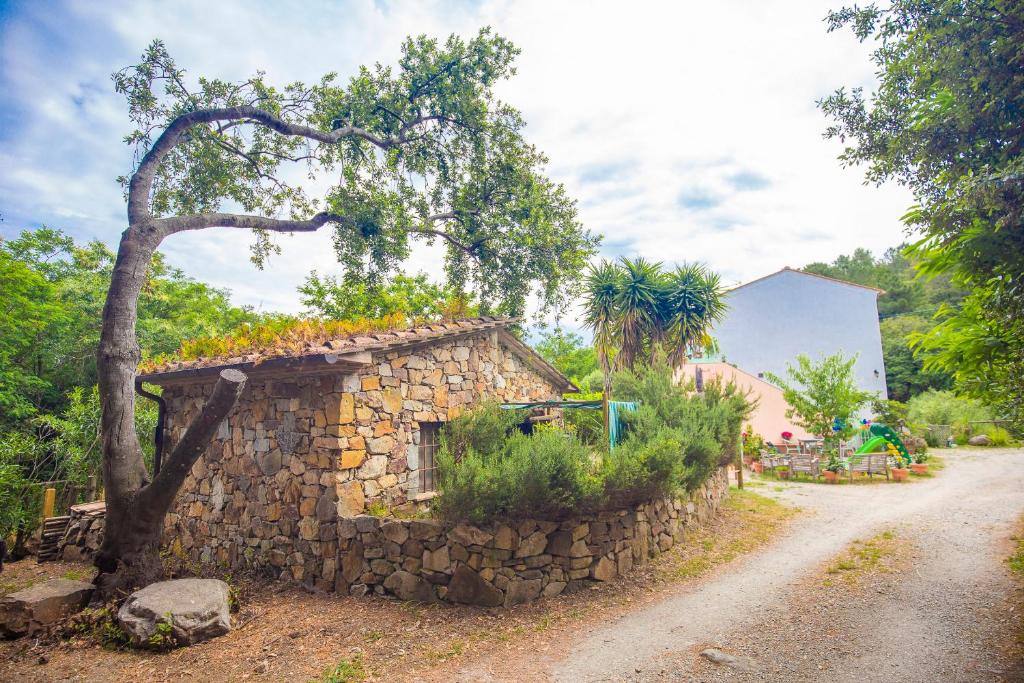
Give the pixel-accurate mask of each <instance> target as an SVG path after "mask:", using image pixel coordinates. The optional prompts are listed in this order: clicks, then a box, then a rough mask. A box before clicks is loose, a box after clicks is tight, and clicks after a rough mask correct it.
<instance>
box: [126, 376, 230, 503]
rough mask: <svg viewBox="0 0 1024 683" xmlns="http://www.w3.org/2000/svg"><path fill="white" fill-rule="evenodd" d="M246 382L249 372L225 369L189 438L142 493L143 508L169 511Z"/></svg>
mask: <svg viewBox="0 0 1024 683" xmlns="http://www.w3.org/2000/svg"><path fill="white" fill-rule="evenodd" d="M245 382H246V376H245V373H243V372H241V371H240V370H234V369H231V368H228V369H226V370H221V372H220V377H218V378H217V384H216V385H214V387H213V394H212V395H211V396H210V400H209V401H207V402H206V404H205V405H204V406H203V408H202V410H200V411H199V415H197V416H196V417H195V419H193V420H192V423H191V424H190V425H189V426H188V429H186V430H185V435H184V436H182V437H181V441H179V442H178V445H176V446H175V447H174V450H173V451H171V454H170V456H169V457H168V458H167V459H166V460H165V461H164V463H163V465H162V467H161V468H160V473H159V474H157V475H156V477H154V478H153V482H152V483H150V484H149V485H147V486H145V487H143V488H142V490H141V491H139V503H140V505H142V506H143V508H146V509H148V508H151V507H152V508H153V509H159V510H166V509H167V508H168V507H170V505H171V502H173V500H174V496H175V495H177V493H178V489H179V488H180V487H181V484H182V482H184V481H185V477H187V476H188V472H189V470H191V469H192V465H193V464H195V462H196V460H198V459H199V458H200V456H202V454H203V451H205V450H206V448H207V447H208V446H209V445H210V441H211V440H212V439H213V435H214V433H215V432H216V431H217V427H218V426H220V423H221V422H223V421H224V419H225V418H226V417H227V416H228V413H230V412H231V411H232V409H234V407H235V404H236V403H238V397H239V396H241V395H242V390H243V389H245Z"/></svg>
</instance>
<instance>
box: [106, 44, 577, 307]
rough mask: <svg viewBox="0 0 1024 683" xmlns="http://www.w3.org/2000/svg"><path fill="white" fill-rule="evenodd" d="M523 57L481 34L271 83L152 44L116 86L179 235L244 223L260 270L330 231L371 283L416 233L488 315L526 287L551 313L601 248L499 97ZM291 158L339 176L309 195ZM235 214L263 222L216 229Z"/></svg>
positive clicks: (392, 266)
mask: <svg viewBox="0 0 1024 683" xmlns="http://www.w3.org/2000/svg"><path fill="white" fill-rule="evenodd" d="M518 52H519V51H518V49H517V48H515V47H514V46H513V45H512V44H511V43H510V42H508V41H507V40H505V39H504V38H501V37H500V36H495V35H492V34H491V33H490V31H489V30H487V29H484V30H482V31H481V32H480V33H479V34H478V35H476V36H475V37H473V38H472V39H470V40H468V41H467V40H462V39H461V38H458V37H456V36H452V37H450V38H448V40H447V41H445V42H444V43H440V42H439V41H437V40H436V39H432V38H427V37H425V36H419V37H417V38H410V39H408V40H406V41H405V43H404V44H403V45H402V55H401V58H400V59H399V60H398V63H397V66H396V67H390V66H383V65H380V64H377V65H375V66H373V67H361V68H360V70H359V72H358V73H357V74H356V75H355V76H353V77H352V78H351V79H349V81H348V82H347V83H341V82H340V81H339V79H338V78H337V77H336V75H335V74H328V75H326V76H325V77H324V78H322V79H321V80H320V81H319V82H318V83H315V84H313V85H306V84H303V83H291V84H288V85H286V86H284V87H281V88H278V87H274V86H272V85H270V84H268V83H267V82H266V81H265V80H264V75H263V74H262V73H257V74H256V75H255V76H253V77H252V78H250V79H248V80H246V81H244V82H241V83H230V82H226V81H222V80H218V79H209V78H200V79H198V81H197V82H195V83H194V84H192V83H191V82H190V81H189V80H188V79H187V78H186V75H185V73H184V72H183V71H182V70H181V69H179V68H178V67H177V65H176V64H175V63H174V61H173V60H172V59H171V57H170V56H169V54H168V52H167V50H166V49H165V47H164V45H163V44H162V43H161V42H159V41H155V42H154V43H153V44H152V45H151V46H150V48H149V49H148V50H147V51H146V54H145V55H144V58H143V61H142V62H141V63H140V64H138V65H136V66H133V67H129V68H127V69H124V70H122V71H120V72H118V73H117V74H115V77H114V81H115V86H116V88H117V90H118V91H119V92H122V93H123V94H124V95H125V97H126V99H127V101H128V105H129V110H130V114H131V118H132V121H133V122H134V123H135V124H136V126H137V128H136V130H135V131H134V132H133V133H132V134H131V135H129V136H128V138H127V141H128V142H129V143H130V144H132V145H134V146H135V148H136V159H137V161H138V164H139V165H138V167H137V168H144V162H145V159H146V158H147V156H151V155H153V154H154V151H158V152H162V153H164V154H165V156H163V158H162V163H160V164H159V167H158V168H157V169H155V172H154V176H153V188H152V192H151V206H150V207H149V208H150V209H151V210H152V213H153V215H154V216H156V217H168V218H166V219H165V220H166V222H167V227H168V228H170V229H171V230H172V231H177V230H188V229H196V228H201V227H210V226H213V225H222V226H227V227H243V228H250V229H252V230H253V231H254V232H255V234H256V238H257V239H256V242H255V244H254V251H253V258H254V259H255V261H256V262H257V263H262V262H263V260H264V259H265V258H266V257H267V256H268V255H269V254H270V253H271V252H273V251H275V250H276V249H277V247H276V245H275V244H274V243H273V242H272V240H271V234H272V233H273V232H288V231H303V230H315V229H317V228H319V227H320V226H322V225H326V224H331V225H332V226H333V229H334V244H335V249H336V251H337V255H338V258H339V261H340V262H341V264H342V265H343V267H344V269H345V277H346V280H347V281H353V282H355V281H365V282H367V283H375V282H377V281H379V280H380V279H381V278H382V277H383V276H385V275H387V274H389V273H393V272H394V271H395V270H396V269H397V268H398V266H399V265H400V264H401V262H402V261H403V260H404V259H405V258H406V257H408V256H409V255H410V254H411V253H412V250H413V248H414V240H415V239H420V240H422V241H424V242H426V243H433V242H435V241H437V240H441V241H442V242H443V243H444V244H445V246H446V247H447V250H446V261H445V271H446V275H447V278H448V281H449V283H451V284H452V285H455V286H459V287H461V286H462V285H470V286H473V287H474V288H475V289H476V293H477V294H478V296H479V299H480V302H481V305H482V306H483V308H484V309H485V310H486V309H491V308H493V309H495V310H497V311H499V312H502V313H508V314H512V315H520V314H522V312H523V311H524V309H525V304H526V300H527V296H528V295H529V294H530V293H531V292H533V293H536V294H537V295H538V296H539V300H540V302H541V304H542V305H543V306H552V305H558V304H560V303H562V302H563V301H565V300H566V298H567V297H568V296H570V295H571V294H572V292H573V288H574V284H575V283H576V282H577V280H578V277H579V273H581V272H582V270H583V267H584V266H585V264H586V261H587V258H588V257H589V255H590V254H591V253H592V251H593V249H594V247H595V245H596V243H597V238H595V237H594V236H592V235H591V234H590V233H588V232H587V231H585V230H584V229H583V228H582V227H581V225H580V223H579V221H578V220H577V217H576V206H575V202H574V201H573V200H571V199H570V198H569V197H568V196H567V195H566V193H565V190H564V188H563V187H562V186H561V185H559V184H557V183H554V182H553V181H551V180H550V179H548V178H547V177H546V176H545V175H544V166H545V164H546V161H547V160H546V158H545V157H544V155H543V154H542V153H541V152H540V151H538V150H537V149H536V148H535V147H534V146H532V145H530V144H529V143H527V142H526V140H525V139H524V138H523V135H522V131H523V127H524V122H523V119H522V117H521V115H520V113H519V112H518V111H517V110H516V109H515V108H513V107H511V106H509V105H508V104H506V103H504V102H502V101H500V100H499V99H498V98H497V97H496V96H495V94H494V92H493V88H494V86H495V84H496V83H498V82H499V81H501V80H504V79H506V78H508V77H510V76H511V75H513V74H514V73H515V69H514V67H513V61H514V59H515V57H516V55H517V54H518ZM183 117H184V120H183ZM172 125H176V126H179V127H180V128H181V134H180V137H178V138H177V140H176V142H177V144H176V145H175V146H174V147H173V148H171V149H169V150H166V149H165V150H161V144H162V143H164V141H165V139H166V136H161V137H160V138H155V137H154V136H155V134H156V133H157V132H159V131H161V130H165V129H167V128H168V126H172ZM296 164H298V165H299V168H301V169H302V170H304V171H305V173H306V174H307V175H308V176H309V177H324V176H330V177H337V178H338V181H337V183H336V184H334V185H333V186H332V187H331V188H330V189H329V190H328V191H327V193H326V195H325V196H324V197H311V196H309V195H308V194H307V192H306V191H305V189H304V188H303V185H302V182H301V180H302V174H299V173H296V172H295V171H296V168H294V167H295V166H296ZM133 177H134V178H135V180H134V181H133V180H132V178H133ZM121 181H122V183H124V184H125V185H126V188H130V184H131V182H139V180H138V175H135V176H125V177H124V178H122V179H121ZM228 204H232V205H237V206H240V207H241V208H242V209H243V210H244V211H246V212H248V213H250V214H254V216H221V217H220V218H219V219H218V215H219V214H218V212H219V211H221V210H222V207H223V206H225V205H228ZM129 209H130V210H131V207H129ZM203 214H205V216H204V215H203ZM258 218H259V219H262V220H258Z"/></svg>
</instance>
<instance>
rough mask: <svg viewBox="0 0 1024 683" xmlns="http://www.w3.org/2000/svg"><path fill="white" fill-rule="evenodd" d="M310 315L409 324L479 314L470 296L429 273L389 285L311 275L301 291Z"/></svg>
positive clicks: (397, 279)
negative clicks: (430, 277)
mask: <svg viewBox="0 0 1024 683" xmlns="http://www.w3.org/2000/svg"><path fill="white" fill-rule="evenodd" d="M299 293H300V294H301V295H302V305H303V306H305V307H306V309H307V312H308V314H309V315H311V316H313V317H317V318H322V319H327V320H360V319H365V318H369V319H380V318H385V317H388V316H395V315H399V316H402V317H404V318H406V319H409V320H419V319H422V320H440V319H454V318H467V317H471V316H474V315H476V314H477V313H478V312H479V306H476V305H474V304H473V303H472V298H471V296H470V295H468V294H465V293H464V292H461V291H460V290H457V289H455V288H453V287H450V286H444V285H438V284H435V283H433V282H431V281H430V280H428V279H427V275H426V273H418V274H416V275H412V276H409V275H401V274H399V275H395V276H394V277H392V278H391V279H389V280H388V281H387V282H372V283H367V282H363V281H359V280H351V279H345V278H341V279H339V278H337V277H334V276H330V275H328V276H324V277H321V276H320V275H319V274H318V273H317V272H316V271H313V272H312V273H310V275H309V276H308V277H307V278H306V281H305V282H304V283H303V284H302V285H301V286H300V287H299Z"/></svg>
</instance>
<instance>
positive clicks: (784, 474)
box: [776, 470, 789, 479]
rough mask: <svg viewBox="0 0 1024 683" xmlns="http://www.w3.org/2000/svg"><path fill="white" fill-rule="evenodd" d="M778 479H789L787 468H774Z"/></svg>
mask: <svg viewBox="0 0 1024 683" xmlns="http://www.w3.org/2000/svg"><path fill="white" fill-rule="evenodd" d="M776 472H777V473H778V475H779V479H789V470H776Z"/></svg>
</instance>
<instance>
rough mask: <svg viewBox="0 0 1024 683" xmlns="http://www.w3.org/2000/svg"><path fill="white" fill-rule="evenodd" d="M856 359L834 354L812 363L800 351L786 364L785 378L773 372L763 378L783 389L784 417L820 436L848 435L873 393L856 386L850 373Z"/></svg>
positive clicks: (828, 437)
mask: <svg viewBox="0 0 1024 683" xmlns="http://www.w3.org/2000/svg"><path fill="white" fill-rule="evenodd" d="M856 361H857V359H856V357H854V358H849V359H847V358H844V357H843V355H842V354H841V353H837V354H834V355H831V356H826V357H825V358H823V359H821V361H819V362H817V363H815V362H813V361H812V360H811V359H810V357H808V356H806V355H804V354H800V355H799V356H797V358H796V365H795V366H794V365H792V364H790V365H788V367H787V370H788V371H787V374H788V376H789V380H788V381H787V380H784V379H782V378H781V377H779V376H778V375H775V374H773V373H766V375H765V377H766V378H767V379H768V381H770V382H772V383H773V384H775V385H777V386H779V387H780V388H781V389H782V394H783V397H784V398H785V399H786V403H788V404H789V406H790V407H789V408H788V409H787V410H786V417H787V418H790V419H792V418H794V417H795V418H796V421H797V424H798V425H800V426H801V427H803V428H804V429H806V430H807V431H809V432H810V433H811V434H814V435H815V436H818V437H820V438H822V439H826V440H831V439H833V438H840V439H842V438H849V436H850V435H851V434H852V433H853V430H854V429H855V427H854V425H853V421H854V418H855V417H856V415H857V412H858V411H859V410H860V409H861V408H862V407H863V406H864V405H866V404H867V403H868V401H870V400H871V398H872V396H873V395H872V394H870V393H868V392H866V391H861V390H860V389H858V388H857V382H856V380H855V379H854V376H853V365H854V363H855V362H856ZM833 427H836V428H838V429H834V428H833Z"/></svg>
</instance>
